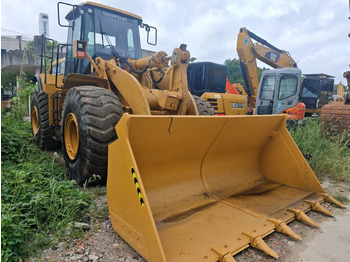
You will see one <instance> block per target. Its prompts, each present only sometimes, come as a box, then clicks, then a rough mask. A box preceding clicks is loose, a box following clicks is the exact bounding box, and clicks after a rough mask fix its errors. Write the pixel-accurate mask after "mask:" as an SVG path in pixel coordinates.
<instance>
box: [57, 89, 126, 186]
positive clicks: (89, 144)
mask: <svg viewBox="0 0 350 262" xmlns="http://www.w3.org/2000/svg"><path fill="white" fill-rule="evenodd" d="M122 115H123V106H122V104H121V103H120V101H119V99H118V97H117V96H116V95H115V94H114V93H112V92H111V91H109V90H107V89H104V88H101V87H96V86H81V87H73V88H71V89H70V90H69V91H68V93H67V95H66V98H65V101H64V105H63V114H62V124H61V126H62V151H63V155H64V159H65V162H66V167H67V171H68V174H69V175H70V177H71V178H72V179H74V180H75V181H76V182H77V183H78V184H82V183H84V182H85V181H86V180H88V179H89V178H91V177H92V176H93V175H98V176H100V177H101V180H100V181H99V182H105V181H106V180H107V163H108V145H109V144H110V143H111V142H113V141H114V140H116V139H117V134H116V132H115V125H116V124H117V123H118V122H119V120H120V118H121V116H122Z"/></svg>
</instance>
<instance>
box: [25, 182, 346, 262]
mask: <svg viewBox="0 0 350 262" xmlns="http://www.w3.org/2000/svg"><path fill="white" fill-rule="evenodd" d="M321 183H322V185H323V187H324V188H325V191H326V192H328V193H330V194H331V195H333V196H338V197H339V196H340V197H341V198H343V199H346V198H347V199H350V184H349V183H341V182H336V183H334V182H332V181H331V180H328V179H325V180H324V181H322V182H321ZM92 190H93V189H92ZM102 190H103V188H102ZM95 201H96V206H97V207H100V208H103V207H106V206H107V200H106V195H105V194H103V195H102V196H99V197H98V198H97V199H96V200H95ZM323 205H324V207H325V208H327V209H329V210H331V211H332V212H333V214H334V217H327V216H324V215H322V214H320V213H317V212H313V211H310V212H308V216H309V217H311V218H312V219H313V220H314V221H316V222H317V223H318V224H319V225H320V228H314V227H310V226H308V225H305V224H304V223H302V222H299V221H293V222H291V223H290V224H289V226H290V227H291V228H292V229H293V231H294V232H296V233H297V234H299V235H300V236H301V237H302V238H303V240H301V241H297V240H293V239H291V238H289V237H288V236H286V235H283V234H280V233H277V232H275V233H272V234H271V235H269V236H267V237H265V238H264V240H265V241H266V243H267V244H268V245H269V246H270V247H271V248H272V249H273V250H274V251H276V252H277V254H278V255H279V259H278V260H277V261H280V262H287V261H288V262H296V261H298V262H299V261H300V262H305V261H320V262H323V261H325V262H327V261H332V262H333V261H334V262H345V261H350V259H349V251H350V205H349V204H347V205H346V208H345V209H340V208H336V207H334V206H331V205H330V204H328V203H325V204H323ZM104 216H105V217H103V218H102V219H100V220H98V221H97V222H93V223H91V225H90V228H91V229H90V230H88V231H86V233H85V235H84V238H80V239H69V240H66V241H64V242H60V243H57V245H55V246H54V247H52V248H49V249H47V250H44V251H43V252H42V254H41V256H40V257H38V258H35V259H33V260H31V261H77V262H85V261H94V262H95V261H96V262H97V261H98V262H112V261H117V262H119V261H120V262H133V261H134V262H135V261H138V262H142V261H145V260H144V259H143V258H142V257H141V256H140V255H139V254H138V253H137V252H136V251H134V250H133V249H132V248H131V247H130V246H129V245H128V244H127V243H126V242H124V241H123V239H122V238H121V237H119V236H118V235H117V234H116V233H115V232H114V231H113V229H112V225H111V223H110V220H109V216H108V212H105V213H104ZM234 259H235V260H236V261H237V262H242V261H252V262H253V261H254V262H255V261H256V262H270V261H271V262H272V261H276V260H275V259H273V258H271V257H269V256H267V255H265V253H263V252H262V251H259V250H257V249H254V248H248V249H245V250H244V251H242V252H241V253H239V254H237V255H235V256H234Z"/></svg>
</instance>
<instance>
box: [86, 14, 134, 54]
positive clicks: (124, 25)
mask: <svg viewBox="0 0 350 262" xmlns="http://www.w3.org/2000/svg"><path fill="white" fill-rule="evenodd" d="M93 33H94V32H89V36H88V38H89V43H90V42H91V40H90V39H93ZM90 44H91V43H90ZM112 46H113V47H114V49H115V50H116V51H117V53H118V55H119V56H121V57H124V58H129V57H130V58H133V59H138V58H140V57H141V46H140V39H139V24H138V21H137V20H136V19H132V18H129V17H126V16H124V15H122V14H118V13H115V12H112V11H105V10H100V9H98V8H96V9H95V52H96V53H97V54H100V53H105V54H108V55H111V52H112Z"/></svg>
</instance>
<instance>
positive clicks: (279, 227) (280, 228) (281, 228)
mask: <svg viewBox="0 0 350 262" xmlns="http://www.w3.org/2000/svg"><path fill="white" fill-rule="evenodd" d="M267 220H268V221H270V222H272V223H274V224H275V225H276V228H275V230H276V231H277V232H280V233H282V234H286V235H288V236H290V237H291V238H294V239H297V240H302V238H301V236H299V235H298V234H297V233H295V232H294V231H293V230H292V229H291V228H290V227H289V226H287V224H286V223H284V222H283V221H282V220H279V219H276V218H269V219H267Z"/></svg>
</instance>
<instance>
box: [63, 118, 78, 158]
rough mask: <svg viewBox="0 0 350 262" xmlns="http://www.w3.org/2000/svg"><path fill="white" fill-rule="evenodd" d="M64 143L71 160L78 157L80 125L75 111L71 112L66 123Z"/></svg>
mask: <svg viewBox="0 0 350 262" xmlns="http://www.w3.org/2000/svg"><path fill="white" fill-rule="evenodd" d="M64 145H65V148H66V153H67V155H68V157H69V158H70V159H71V160H74V159H75V158H76V157H77V154H78V149H79V125H78V121H77V118H76V117H75V115H74V114H73V113H69V114H68V115H67V117H66V121H65V123H64Z"/></svg>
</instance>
